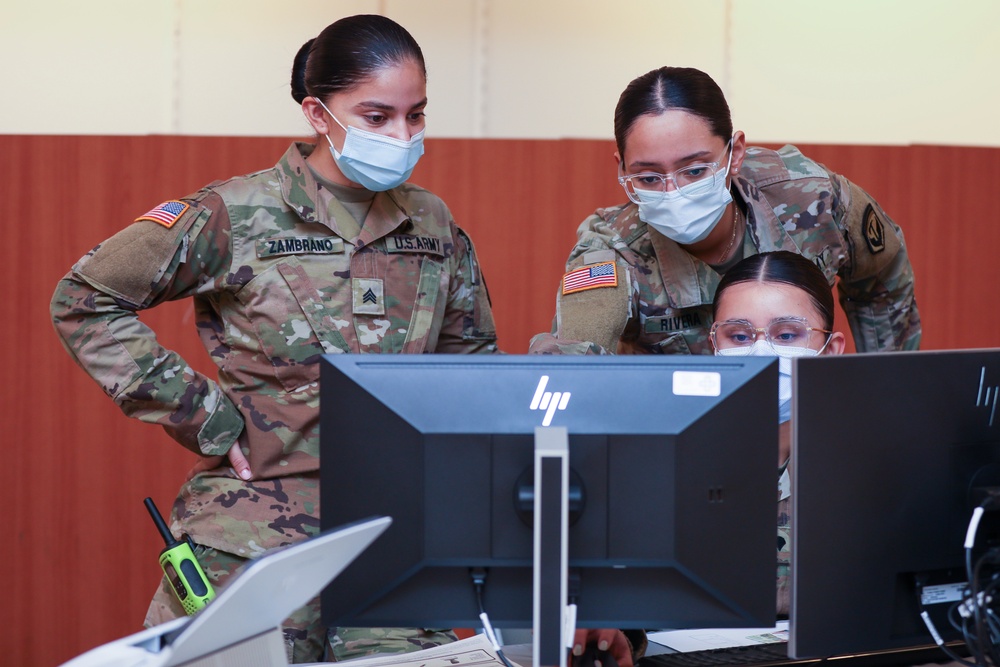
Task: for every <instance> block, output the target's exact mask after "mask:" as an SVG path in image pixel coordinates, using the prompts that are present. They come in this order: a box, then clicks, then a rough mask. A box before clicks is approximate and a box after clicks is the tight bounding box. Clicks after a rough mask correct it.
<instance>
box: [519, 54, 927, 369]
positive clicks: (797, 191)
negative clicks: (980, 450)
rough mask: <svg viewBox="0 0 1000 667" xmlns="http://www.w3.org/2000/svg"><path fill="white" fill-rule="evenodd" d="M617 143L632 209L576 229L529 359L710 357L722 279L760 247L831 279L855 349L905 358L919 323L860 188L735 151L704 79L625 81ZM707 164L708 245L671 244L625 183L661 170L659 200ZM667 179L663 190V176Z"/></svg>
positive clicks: (800, 163) (671, 71)
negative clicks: (552, 305) (784, 253)
mask: <svg viewBox="0 0 1000 667" xmlns="http://www.w3.org/2000/svg"><path fill="white" fill-rule="evenodd" d="M615 136H616V140H617V145H618V152H617V153H616V156H615V157H616V159H617V160H618V161H619V163H620V165H621V167H620V174H621V177H622V178H621V179H620V180H621V181H622V183H623V185H624V186H625V188H626V192H628V193H629V197H630V199H633V202H632V203H628V204H624V205H620V206H615V207H611V208H604V209H599V210H597V211H596V212H595V213H594V214H593V215H591V216H590V217H589V218H587V219H586V220H584V221H583V223H582V224H581V225H580V227H579V229H578V230H577V237H578V240H577V244H576V246H575V247H574V248H573V250H572V251H571V252H570V255H569V259H568V261H567V264H566V271H567V273H566V275H565V276H564V278H563V284H562V285H561V286H560V289H559V292H558V294H557V303H556V316H555V318H554V323H553V328H552V332H551V333H543V334H539V335H537V336H535V337H534V338H533V339H532V342H531V347H530V351H531V352H532V353H551V354H579V353H596V354H601V353H621V354H711V353H712V348H711V345H710V344H709V340H708V330H709V327H711V325H712V316H711V304H712V297H713V295H714V294H715V288H716V286H717V285H718V283H719V278H720V276H721V275H723V274H724V273H725V272H726V270H728V269H729V268H730V267H731V266H733V265H734V264H735V263H736V262H737V261H739V260H740V259H741V258H743V257H746V256H749V255H753V254H756V253H760V252H767V251H770V250H789V251H791V252H797V253H799V254H802V255H804V256H806V257H808V258H809V259H811V260H812V261H814V262H815V263H816V265H817V266H819V268H820V269H821V270H822V271H823V273H824V274H825V275H826V277H827V280H828V281H829V283H830V284H831V285H833V284H834V282H835V281H836V280H837V279H838V278H839V279H840V286H839V297H840V303H841V305H842V307H843V309H844V311H845V313H846V315H847V320H848V323H849V325H850V328H851V331H852V333H853V335H854V342H855V346H856V348H857V349H858V351H859V352H868V351H880V350H913V349H917V347H918V346H919V343H920V317H919V314H918V311H917V305H916V301H915V299H914V290H913V269H912V267H911V266H910V262H909V259H908V258H907V254H906V246H905V244H904V240H903V232H902V230H900V228H899V227H898V226H897V225H896V224H895V223H894V222H893V221H892V220H891V219H890V218H889V217H888V216H887V215H886V214H885V212H884V211H883V210H882V208H881V207H880V206H879V205H878V203H877V202H876V201H875V200H874V199H872V197H871V196H870V195H868V194H867V193H866V192H865V191H864V190H862V189H861V188H859V187H858V186H857V185H855V184H853V183H851V182H850V181H848V180H847V179H846V178H844V177H843V176H840V175H838V174H835V173H833V172H831V171H829V170H828V169H826V168H825V167H823V166H822V165H820V164H817V163H816V162H814V161H812V160H810V159H808V158H807V157H805V156H803V155H802V153H800V152H799V151H798V149H796V148H795V147H793V146H785V147H784V148H782V149H781V150H779V151H772V150H767V149H764V148H753V147H749V148H748V147H746V146H745V138H744V136H743V133H742V132H736V133H733V130H732V121H731V120H730V115H729V107H728V106H727V105H726V102H725V99H724V97H723V95H722V91H721V90H719V89H718V86H716V84H715V82H714V81H712V80H711V78H710V77H708V76H707V75H706V74H704V73H702V72H699V71H698V70H692V69H686V68H671V67H665V68H662V69H659V70H654V71H652V72H650V73H648V74H646V75H644V76H642V77H639V78H638V79H636V80H635V81H633V82H632V83H631V84H630V85H629V87H628V88H627V89H626V90H625V92H624V93H623V94H622V96H621V99H620V100H619V103H618V108H617V110H616V114H615ZM675 140H676V142H675ZM688 149H689V150H688ZM689 155H690V156H693V157H690V158H688V157H687V156H689ZM661 156H662V157H661ZM719 156H721V157H719ZM675 158H676V159H675ZM711 161H714V162H711ZM705 163H710V164H714V165H715V166H714V171H715V173H716V174H717V176H716V178H717V179H719V180H720V181H721V180H723V179H724V180H725V185H726V186H728V188H727V189H728V194H729V196H730V197H731V199H732V203H729V204H728V205H726V206H725V207H724V208H721V207H719V209H718V210H717V211H716V213H717V215H718V217H714V220H715V222H714V223H712V224H713V225H714V226H711V227H710V228H709V230H710V231H708V232H707V236H705V237H701V238H695V239H691V238H685V237H684V236H685V235H684V234H677V235H676V237H677V238H680V240H679V241H678V240H674V239H672V238H669V237H668V236H667V235H665V233H664V230H663V229H662V228H661V227H654V225H653V224H652V223H649V222H648V219H651V218H652V219H653V220H654V222H656V219H655V218H656V217H658V216H656V215H655V213H656V204H651V205H650V206H649V207H648V209H649V213H647V214H644V211H643V209H644V206H645V204H639V203H636V202H635V199H639V198H641V197H636V196H635V185H634V184H635V183H637V182H638V183H639V187H643V184H642V183H641V182H640V179H643V180H646V181H647V182H649V183H654V184H655V183H656V182H657V181H656V178H655V177H656V175H657V174H659V175H660V177H661V179H660V183H661V184H662V186H663V188H665V189H666V190H671V191H672V192H671V193H669V194H668V195H667V196H668V197H671V196H673V193H675V192H677V189H676V187H675V186H676V182H675V181H676V179H677V174H678V173H679V172H681V171H684V170H689V169H691V168H697V167H699V166H700V167H703V166H704V165H705ZM727 164H728V165H729V166H730V167H731V172H728V173H727V169H726V166H727ZM674 170H677V171H676V172H675V171H674ZM650 172H653V173H652V178H650ZM668 172H673V175H672V177H673V178H674V181H670V180H669V179H667V178H664V177H663V174H665V173H668ZM686 173H695V174H701V173H704V172H697V171H695V172H686ZM668 182H672V183H674V185H667V183H668ZM719 185H720V187H721V185H722V184H721V183H719ZM640 194H643V193H640ZM647 199H648V197H647ZM688 203H690V202H688ZM723 203H724V200H723ZM682 222H684V221H682ZM708 222H709V223H711V222H712V221H711V219H709V220H708ZM682 231H683V230H682ZM666 233H670V230H666ZM601 272H607V273H609V274H610V276H609V277H604V278H602V277H601V276H599V275H597V274H600V273H601Z"/></svg>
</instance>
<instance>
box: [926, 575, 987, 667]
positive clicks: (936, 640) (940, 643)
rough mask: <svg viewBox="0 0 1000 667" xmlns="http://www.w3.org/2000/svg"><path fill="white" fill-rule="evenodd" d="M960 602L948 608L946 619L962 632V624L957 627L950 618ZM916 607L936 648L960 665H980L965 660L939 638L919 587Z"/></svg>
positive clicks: (975, 666)
mask: <svg viewBox="0 0 1000 667" xmlns="http://www.w3.org/2000/svg"><path fill="white" fill-rule="evenodd" d="M960 604H961V603H956V604H954V605H952V606H951V608H950V609H949V610H948V621H949V623H951V625H952V627H954V628H955V629H956V630H960V631H962V632H963V634H964V624H963V627H962V628H959V627H958V626H956V625H955V622H954V621H953V620H952V619H951V614H952V612H957V610H958V608H959V605H960ZM917 608H918V610H919V611H920V617H921V618H922V619H923V621H924V623H925V624H926V625H927V629H928V630H930V633H931V637H933V638H934V643H935V644H937V645H938V648H940V649H941V650H942V651H943V652H944V654H945V655H947V656H948V657H949V658H951V659H952V660H953V661H955V662H958V663H960V664H962V665H967V666H968V667H980V665H979V663H978V661H977V662H968V661H966V660H965V659H964V658H963V657H962V656H960V655H959V654H957V653H955V652H954V651H952V650H951V648H949V647H948V645H947V644H945V643H944V640H943V639H942V638H941V635H939V634H938V631H937V628H935V627H934V622H933V621H932V620H931V617H930V614H928V613H927V609H926V608H925V607H924V601H923V599H922V598H921V591H920V590H919V588H918V590H917ZM966 644H968V639H967V640H966Z"/></svg>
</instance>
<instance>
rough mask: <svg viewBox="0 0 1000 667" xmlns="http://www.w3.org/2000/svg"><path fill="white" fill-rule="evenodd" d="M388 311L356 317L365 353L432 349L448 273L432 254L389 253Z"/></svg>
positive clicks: (441, 318)
mask: <svg viewBox="0 0 1000 667" xmlns="http://www.w3.org/2000/svg"><path fill="white" fill-rule="evenodd" d="M386 260H387V267H386V271H385V294H386V297H385V304H386V307H385V313H384V314H383V315H381V316H371V317H364V316H355V327H356V328H357V335H358V342H359V344H360V346H361V351H362V352H382V353H400V352H402V353H407V354H420V353H423V352H433V351H434V349H435V347H436V346H437V340H438V337H439V336H440V334H441V327H442V324H443V322H444V317H445V308H446V307H447V304H448V289H449V285H450V279H449V274H448V273H447V271H446V268H445V265H444V263H442V262H440V261H437V260H436V259H433V258H431V257H429V256H426V255H424V256H421V255H413V254H409V255H396V256H392V255H390V256H388V257H387V258H386Z"/></svg>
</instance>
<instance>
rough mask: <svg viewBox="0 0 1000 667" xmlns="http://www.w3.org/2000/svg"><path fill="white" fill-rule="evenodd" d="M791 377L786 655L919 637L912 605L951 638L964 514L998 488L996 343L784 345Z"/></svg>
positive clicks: (985, 538) (988, 529) (902, 643)
mask: <svg viewBox="0 0 1000 667" xmlns="http://www.w3.org/2000/svg"><path fill="white" fill-rule="evenodd" d="M793 382H794V399H793V408H792V424H793V453H792V484H793V494H792V499H793V500H792V503H793V508H792V521H793V524H792V525H793V530H792V596H793V599H792V618H791V637H790V649H791V651H792V653H793V655H795V656H797V657H813V656H826V655H834V654H847V653H860V652H869V651H879V650H887V649H898V648H903V647H911V646H916V645H930V644H933V643H934V642H933V638H932V636H931V634H930V631H929V630H928V628H927V626H926V625H925V623H924V621H923V620H922V618H921V615H920V614H921V611H924V610H926V611H927V612H928V615H929V616H930V618H931V621H932V623H933V624H934V626H935V628H936V629H937V631H938V632H939V634H940V635H941V636H942V637H943V638H944V639H945V640H949V639H957V638H959V636H960V635H959V633H958V631H957V630H956V629H955V628H953V627H951V624H950V622H949V620H948V616H949V613H952V614H954V616H953V618H955V619H960V617H959V616H958V615H957V611H955V610H952V611H949V609H950V608H951V607H953V606H954V605H955V604H956V602H958V601H959V600H961V597H962V590H963V588H964V586H965V584H966V582H967V579H968V577H967V573H966V568H965V562H966V561H965V550H964V543H965V540H966V531H967V528H968V526H969V520H970V517H971V515H972V511H973V509H974V507H975V505H976V504H977V503H978V502H979V500H980V497H979V495H978V494H979V493H981V489H985V488H993V489H1000V410H998V402H1000V401H998V392H1000V350H953V351H940V352H893V353H884V354H862V355H844V356H841V357H817V358H814V359H798V360H796V367H795V370H794V372H793ZM995 514H996V513H995V512H994V513H991V514H990V515H988V516H987V517H985V518H984V520H983V523H982V525H981V526H980V528H979V537H978V544H979V545H980V546H983V545H987V544H991V542H992V544H991V546H995V545H996V544H997V539H998V538H1000V531H998V530H997V520H996V518H995ZM982 551H983V550H982V549H978V548H977V550H976V554H975V555H976V557H978V556H979V555H981V553H982Z"/></svg>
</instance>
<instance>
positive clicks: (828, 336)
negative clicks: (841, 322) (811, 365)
mask: <svg viewBox="0 0 1000 667" xmlns="http://www.w3.org/2000/svg"><path fill="white" fill-rule="evenodd" d="M831 340H833V332H832V331H831V332H830V333H828V334H827V335H826V342H825V343H823V347H821V348H819V352H817V353H816V356H817V357H818V356H819V355H821V354H823V350H825V349H826V346H827V345H829V344H830V341H831Z"/></svg>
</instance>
